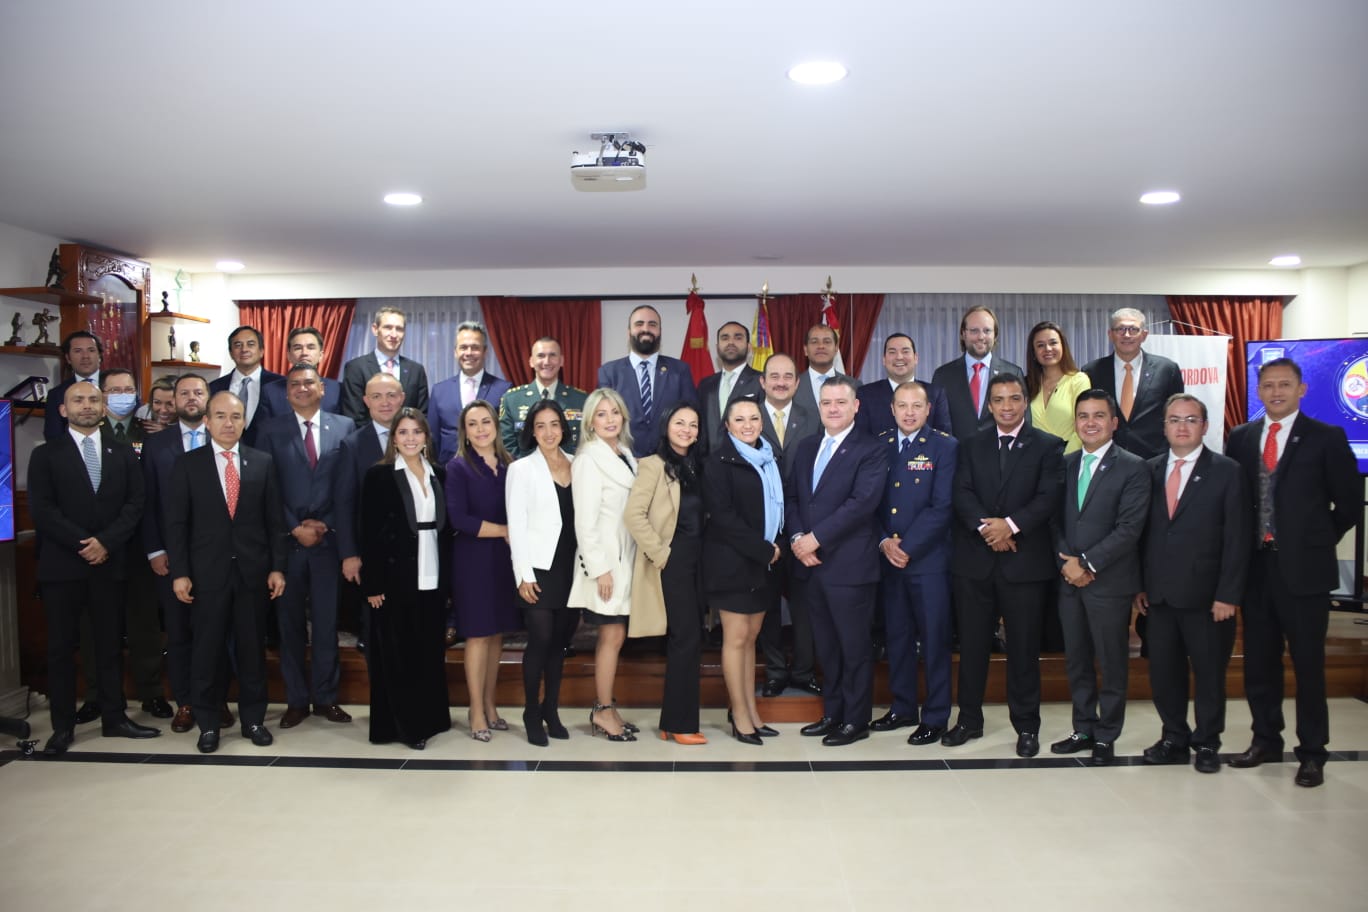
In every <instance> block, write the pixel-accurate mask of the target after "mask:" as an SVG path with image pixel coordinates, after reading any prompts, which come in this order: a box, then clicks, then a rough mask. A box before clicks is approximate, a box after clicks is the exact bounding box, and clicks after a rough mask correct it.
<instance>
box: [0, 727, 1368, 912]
mask: <svg viewBox="0 0 1368 912" xmlns="http://www.w3.org/2000/svg"><path fill="white" fill-rule="evenodd" d="M1288 708H1289V711H1290V709H1291V707H1290V705H1289V707H1288ZM351 709H352V711H353V713H354V714H355V715H356V717H357V718H356V722H355V723H353V724H352V725H349V726H339V725H330V724H328V723H326V722H321V721H319V720H317V719H313V718H311V719H309V720H307V721H306V722H305V723H304V724H303V725H301V726H300V727H299V728H296V729H292V730H290V731H287V732H281V731H280V730H279V729H278V728H277V727H276V726H275V724H274V722H275V719H277V718H278V717H279V713H280V710H281V708H280V707H274V708H273V711H272V713H271V716H270V718H268V724H269V725H270V726H271V728H272V730H273V731H274V732H275V734H276V743H275V745H273V746H272V747H271V748H268V749H265V750H262V749H258V748H253V747H252V746H251V745H250V744H249V743H248V742H247V741H245V740H243V739H241V738H239V737H237V735H236V733H235V732H234V733H233V734H232V736H231V737H225V741H224V746H223V748H222V749H221V750H220V752H219V753H218V754H216V755H214V756H213V757H212V758H210V759H211V760H212V761H214V762H210V763H205V762H200V760H199V755H198V754H197V753H196V752H195V749H194V736H193V735H173V734H171V733H170V732H169V731H168V732H167V733H165V734H163V735H162V737H160V738H159V739H157V740H155V741H150V742H132V741H124V740H119V739H103V738H100V737H99V736H98V734H96V733H97V732H98V727H97V726H96V725H90V726H84V727H82V728H81V729H79V730H78V733H77V742H76V746H75V748H74V749H73V751H72V752H71V754H70V755H68V758H67V759H66V760H65V761H63V762H49V761H45V760H43V759H41V758H38V759H33V760H15V759H13V757H14V755H13V753H10V754H7V755H5V759H10V760H12V762H9V763H7V764H5V765H4V766H2V767H0V808H2V809H3V817H0V819H3V820H4V821H5V823H6V826H5V827H4V828H3V830H0V908H5V909H14V910H21V909H35V910H48V909H54V910H56V909H62V910H73V912H74V910H96V909H99V910H105V909H111V910H112V909H137V910H142V912H147V910H163V909H166V910H180V909H195V910H214V909H220V908H222V909H233V910H241V909H244V908H248V909H253V910H257V909H267V910H269V909H287V908H288V909H305V910H313V909H319V910H327V912H345V910H349V909H364V910H367V912H376V910H388V909H429V908H431V909H442V910H454V909H485V908H498V909H500V910H504V912H509V910H522V909H547V910H561V909H592V910H612V909H630V910H632V912H642V910H651V912H655V910H668V909H676V908H686V907H688V908H707V909H709V910H712V909H734V908H735V909H741V908H745V909H748V910H762V909H785V910H805V909H820V910H824V912H826V910H840V909H885V908H887V909H898V910H906V909H913V908H937V907H940V908H946V909H955V910H962V909H991V910H995V912H997V910H1002V909H1012V910H1030V909H1057V908H1060V907H1061V906H1067V907H1070V908H1073V907H1086V908H1102V909H1107V910H1125V909H1132V908H1134V909H1145V910H1152V909H1156V908H1160V909H1165V908H1176V907H1178V906H1180V905H1181V906H1182V907H1184V908H1210V909H1230V908H1246V909H1275V908H1286V907H1288V906H1293V905H1295V906H1296V907H1299V908H1305V909H1316V910H1318V912H1319V910H1341V909H1342V910H1355V912H1357V910H1360V909H1362V908H1364V899H1363V896H1364V893H1363V887H1362V875H1363V870H1364V858H1365V853H1368V845H1365V840H1368V762H1362V761H1360V760H1359V756H1360V755H1359V753H1358V752H1360V751H1361V752H1363V753H1362V756H1363V758H1364V759H1365V760H1368V704H1365V703H1362V702H1359V701H1356V700H1336V701H1332V705H1331V720H1332V722H1331V729H1332V732H1333V736H1334V742H1333V743H1332V745H1331V747H1332V749H1334V750H1336V751H1337V752H1339V756H1340V757H1341V758H1342V759H1340V758H1337V759H1336V760H1335V761H1334V762H1332V763H1330V765H1329V766H1328V767H1327V769H1326V785H1325V787H1324V788H1320V789H1300V788H1297V787H1296V786H1294V785H1293V784H1292V774H1293V772H1294V771H1295V765H1294V764H1292V763H1284V764H1275V765H1269V766H1264V767H1261V768H1259V769H1256V770H1245V771H1240V770H1231V769H1225V770H1223V771H1222V772H1221V773H1219V774H1217V775H1214V776H1203V775H1199V774H1197V773H1195V772H1193V771H1192V770H1191V769H1190V768H1189V769H1184V768H1178V767H1165V768H1148V767H1142V766H1140V765H1138V755H1139V753H1140V751H1141V750H1142V749H1143V748H1144V747H1145V746H1147V745H1148V744H1149V743H1150V742H1152V741H1153V740H1154V739H1155V737H1156V736H1157V732H1158V725H1157V721H1156V717H1155V714H1154V712H1153V709H1152V708H1151V707H1149V706H1147V705H1144V704H1141V703H1139V702H1132V704H1131V706H1130V710H1129V719H1128V723H1127V728H1126V734H1125V736H1123V738H1122V739H1121V741H1120V742H1119V744H1118V745H1117V748H1118V754H1120V755H1124V757H1125V760H1126V761H1129V762H1125V763H1123V765H1120V766H1117V767H1115V768H1110V769H1092V768H1089V767H1086V766H1083V765H1080V764H1077V763H1064V764H1059V763H1058V759H1059V758H1053V757H1050V756H1049V754H1048V749H1046V753H1045V754H1044V755H1042V757H1041V758H1039V760H1038V761H1037V762H1035V763H1027V762H1022V761H1017V760H1016V758H1015V756H1014V754H1013V751H1012V747H1013V744H1014V737H1013V736H1012V735H1011V733H1010V730H1009V729H1008V727H1007V724H1006V719H1005V716H1006V711H1005V709H1004V708H1003V707H990V708H989V712H988V716H989V720H988V724H989V726H990V727H989V730H988V733H987V735H986V736H985V737H984V738H983V739H981V740H979V741H973V742H970V743H969V744H968V745H966V746H964V747H961V748H957V749H954V750H950V749H947V748H943V747H940V746H939V745H936V746H932V747H924V748H913V747H909V746H907V745H906V743H905V735H906V732H905V731H904V732H902V733H901V734H898V733H893V734H887V735H875V736H873V737H872V738H871V739H870V740H868V741H865V742H861V743H859V744H857V745H854V746H852V747H848V748H839V749H833V748H824V747H822V746H820V745H819V744H817V743H815V741H814V739H809V738H802V737H800V736H799V735H798V733H797V728H798V726H796V725H785V726H778V727H779V728H780V730H781V731H782V732H783V734H782V736H781V737H779V738H775V739H770V740H769V741H767V742H766V744H765V745H764V746H763V747H761V748H755V747H750V746H747V745H742V744H738V743H736V742H735V741H732V740H731V739H730V738H728V737H726V735H725V733H724V732H723V729H722V725H723V714H722V713H721V712H712V711H709V712H707V713H705V721H704V733H705V734H707V735H708V737H709V738H710V740H711V743H710V744H708V745H707V746H704V747H689V748H686V747H678V746H676V745H673V744H664V743H661V742H660V741H658V740H656V739H654V738H653V737H651V734H652V732H653V725H652V724H651V723H653V721H654V719H653V714H652V713H651V712H649V711H646V710H634V711H626V712H625V713H624V715H626V716H627V717H628V718H629V719H631V720H633V721H635V722H637V724H639V725H640V726H641V727H642V729H643V730H644V731H643V733H642V740H641V741H639V742H637V743H634V744H609V743H606V742H604V741H603V739H602V738H598V739H591V738H590V737H589V736H588V729H587V725H586V724H585V720H584V719H583V718H581V717H582V716H584V715H585V713H584V712H583V711H580V710H576V711H575V713H574V716H573V717H571V714H570V713H569V712H567V713H566V717H567V721H568V722H571V723H572V729H571V739H570V740H569V741H566V742H552V746H551V747H550V748H546V749H541V748H534V747H531V746H530V745H528V744H527V742H526V741H525V740H524V739H523V737H522V732H521V728H520V727H519V726H518V725H517V724H516V723H515V724H514V727H513V730H512V731H510V732H507V733H496V734H495V738H494V740H493V741H492V742H491V743H489V744H479V743H476V742H474V741H472V740H471V739H470V738H469V737H468V736H467V734H466V731H465V728H464V726H461V727H458V728H457V729H456V730H454V731H452V732H451V733H450V734H447V735H443V736H440V737H438V738H435V739H433V741H432V743H431V745H430V746H429V748H428V749H427V750H426V751H424V752H422V753H418V752H414V751H410V750H408V749H407V748H403V747H395V746H372V745H370V744H368V743H367V741H366V722H365V714H366V708H365V707H353V708H351ZM453 715H454V716H456V717H458V718H459V717H460V716H462V715H463V713H460V712H459V711H454V712H453ZM506 715H507V716H508V717H509V718H510V721H512V720H516V719H517V717H518V714H517V712H516V711H515V710H514V709H513V708H509V709H508V711H507V712H506ZM1044 716H1045V726H1044V729H1043V730H1042V733H1041V734H1042V740H1045V741H1049V740H1053V739H1055V738H1058V737H1062V736H1063V735H1064V734H1066V733H1067V730H1068V718H1069V712H1068V707H1067V706H1066V705H1062V704H1052V705H1049V706H1047V707H1045V710H1044ZM137 718H139V720H140V721H146V720H145V719H142V718H141V717H137ZM1248 722H1249V716H1248V712H1247V710H1246V708H1245V706H1244V704H1243V702H1235V701H1232V703H1231V705H1230V719H1229V728H1228V736H1227V745H1226V747H1227V749H1228V750H1232V751H1238V750H1241V749H1243V748H1244V746H1245V744H1246V743H1247V740H1246V738H1247V735H1246V733H1247V730H1248ZM40 728H41V730H39V729H40ZM46 735H47V731H46V728H45V727H42V726H41V723H40V721H39V720H37V719H35V736H36V737H39V738H43V739H45V738H46ZM6 746H8V745H6ZM150 751H151V752H154V753H151V754H149V752H150ZM83 758H84V759H85V760H86V761H87V762H79V761H81V760H82V759H83ZM311 758H312V759H311ZM234 759H240V760H242V761H246V762H247V763H254V764H260V765H234V764H232V763H231V762H230V761H232V760H234ZM347 759H350V760H352V761H354V762H360V763H363V764H370V768H367V767H365V766H361V767H357V766H351V767H346V766H340V767H339V766H338V765H337V763H336V761H340V760H347ZM480 761H488V764H487V765H488V767H489V768H485V769H480V768H474V767H476V766H477V765H481V764H480V763H479V762H480ZM905 761H925V762H918V763H914V764H911V765H912V766H915V767H917V768H914V769H907V768H902V767H905V766H907V765H908V764H906V763H905ZM970 761H975V762H970ZM993 761H1003V762H1001V763H994V762H993ZM424 767H426V768H424ZM433 767H439V768H433ZM441 767H445V768H441ZM453 767H454V768H453ZM861 767H864V768H861ZM972 767H981V768H972ZM982 767H986V768H982ZM995 767H996V768H995Z"/></svg>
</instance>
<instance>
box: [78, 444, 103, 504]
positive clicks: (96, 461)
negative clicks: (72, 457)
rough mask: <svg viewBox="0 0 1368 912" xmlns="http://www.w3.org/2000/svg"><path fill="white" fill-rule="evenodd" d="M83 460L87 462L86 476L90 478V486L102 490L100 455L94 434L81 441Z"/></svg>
mask: <svg viewBox="0 0 1368 912" xmlns="http://www.w3.org/2000/svg"><path fill="white" fill-rule="evenodd" d="M81 458H82V459H84V460H85V464H86V474H88V475H89V476H90V486H91V487H92V488H94V489H95V490H96V491H98V490H100V454H99V453H98V452H96V451H95V436H94V435H93V434H92V435H91V436H89V437H87V438H86V439H85V440H82V441H81Z"/></svg>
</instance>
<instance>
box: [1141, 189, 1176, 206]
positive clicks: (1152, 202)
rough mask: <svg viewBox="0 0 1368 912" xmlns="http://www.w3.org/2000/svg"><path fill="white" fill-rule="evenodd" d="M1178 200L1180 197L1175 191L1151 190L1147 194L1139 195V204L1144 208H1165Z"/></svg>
mask: <svg viewBox="0 0 1368 912" xmlns="http://www.w3.org/2000/svg"><path fill="white" fill-rule="evenodd" d="M1180 199H1182V197H1181V196H1179V195H1178V191H1177V190H1151V191H1150V192H1149V193H1145V194H1143V195H1141V197H1140V202H1142V203H1144V204H1145V205H1146V206H1167V205H1169V204H1170V203H1176V202H1178V201H1179V200H1180Z"/></svg>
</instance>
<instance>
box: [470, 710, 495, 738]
mask: <svg viewBox="0 0 1368 912" xmlns="http://www.w3.org/2000/svg"><path fill="white" fill-rule="evenodd" d="M466 724H468V725H469V726H470V737H471V738H473V739H474V740H476V741H479V742H481V743H483V744H488V743H489V741H490V739H492V738H493V737H494V735H493V734H492V733H491V732H490V730H489V729H487V728H476V727H475V713H474V712H473V711H468V712H466Z"/></svg>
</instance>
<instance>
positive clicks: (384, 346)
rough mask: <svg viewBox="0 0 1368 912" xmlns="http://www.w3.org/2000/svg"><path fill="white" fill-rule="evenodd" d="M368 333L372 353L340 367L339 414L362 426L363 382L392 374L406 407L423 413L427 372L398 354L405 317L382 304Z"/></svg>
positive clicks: (419, 365)
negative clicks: (371, 342) (372, 341)
mask: <svg viewBox="0 0 1368 912" xmlns="http://www.w3.org/2000/svg"><path fill="white" fill-rule="evenodd" d="M370 330H371V335H372V336H374V337H375V350H374V351H370V352H367V353H366V354H364V355H359V356H357V357H355V358H352V359H351V360H350V361H348V362H347V363H346V364H344V365H342V405H341V406H340V410H341V412H342V414H344V415H346V416H347V417H348V418H350V419H352V420H353V421H355V422H356V423H357V424H358V425H364V424H365V423H366V404H365V402H364V399H365V396H366V381H367V380H369V379H370V378H371V377H373V376H375V375H376V374H380V373H384V374H392V375H393V376H394V378H395V379H396V380H398V381H399V383H400V384H401V385H402V386H403V387H404V402H405V404H406V405H408V406H409V407H410V408H416V409H417V410H418V411H420V412H426V411H427V407H428V377H427V370H426V369H425V368H424V367H423V365H421V364H419V363H418V362H417V361H414V360H413V359H412V358H406V357H404V356H403V355H401V354H399V349H400V348H402V347H403V345H404V334H405V333H406V332H407V331H408V317H407V316H405V315H404V312H403V311H402V310H400V309H399V308H397V307H394V306H392V305H389V304H386V305H385V306H383V307H380V308H378V309H377V310H376V311H375V317H374V318H373V319H372V320H371V328H370Z"/></svg>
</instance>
